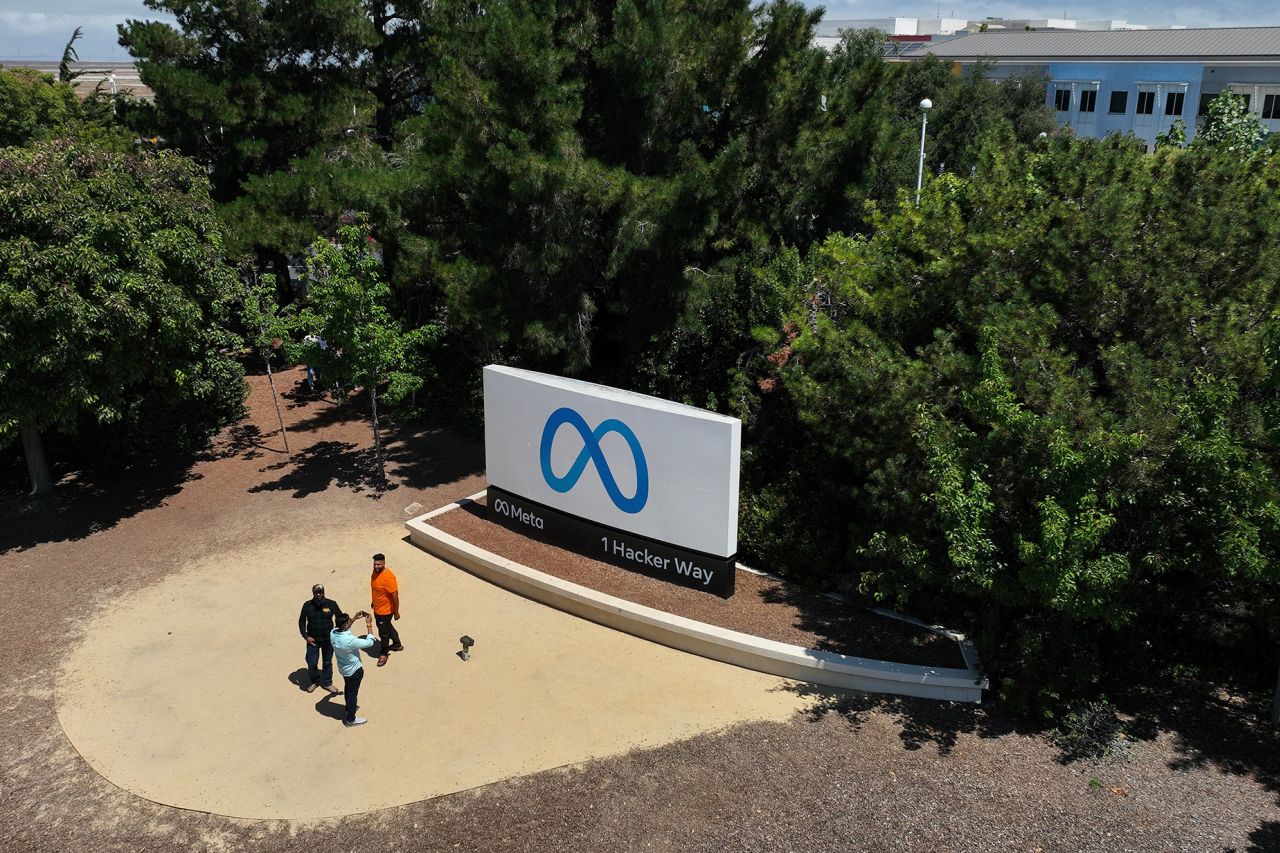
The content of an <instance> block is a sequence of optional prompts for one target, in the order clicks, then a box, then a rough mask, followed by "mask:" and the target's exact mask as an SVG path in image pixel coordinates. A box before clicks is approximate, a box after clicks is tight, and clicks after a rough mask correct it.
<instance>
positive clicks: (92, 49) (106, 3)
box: [0, 0, 1280, 62]
mask: <svg viewBox="0 0 1280 853" xmlns="http://www.w3.org/2000/svg"><path fill="white" fill-rule="evenodd" d="M804 2H805V5H807V6H818V5H822V6H825V7H826V10H827V15H826V17H827V18H828V19H836V18H887V17H901V18H936V17H938V16H939V14H941V15H942V16H943V17H947V18H968V19H970V20H977V19H981V18H986V17H1005V18H1049V17H1054V18H1058V17H1068V18H1076V19H1080V20H1097V19H1120V20H1127V21H1130V22H1131V23H1135V24H1165V25H1168V24H1181V25H1184V26H1188V27H1242V26H1280V4H1278V3H1276V2H1275V0H1165V2H1163V3H1158V4H1155V3H1151V2H1150V0H1109V2H1105V0H1089V2H1086V1H1085V0H1046V2H1037V0H1009V2H999V0H976V2H961V0H904V2H890V1H889V0H831V2H828V3H818V2H815V0H804ZM35 9H38V10H39V11H34V10H35ZM130 18H132V19H135V20H172V19H171V18H169V17H168V16H167V15H160V14H158V13H156V12H153V11H151V10H150V9H147V8H146V6H144V5H143V3H142V0H44V2H43V3H39V4H35V3H33V2H32V0H0V61H3V60H13V59H26V60H38V59H54V60H56V59H60V58H61V57H62V48H63V46H64V45H65V44H66V43H67V39H68V38H70V37H71V33H72V32H73V31H74V30H75V28H76V27H83V28H84V36H83V38H81V40H80V41H79V42H77V43H76V47H77V49H78V50H79V52H80V58H81V59H85V60H95V59H96V60H117V61H122V62H123V61H127V60H128V59H129V55H128V53H127V52H126V51H125V50H124V48H122V47H120V45H119V44H117V43H116V38H117V36H116V24H119V23H122V22H123V21H125V20H126V19H130Z"/></svg>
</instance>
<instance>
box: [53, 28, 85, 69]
mask: <svg viewBox="0 0 1280 853" xmlns="http://www.w3.org/2000/svg"><path fill="white" fill-rule="evenodd" d="M81 35H82V33H81V30H80V27H76V31H75V32H74V33H72V34H71V38H70V39H68V40H67V45H66V47H64V48H63V49H62V61H61V62H59V63H58V82H60V83H74V82H75V81H76V79H77V78H79V77H83V76H84V71H77V70H75V69H74V68H72V67H71V63H73V62H79V61H80V54H79V53H77V52H76V42H77V41H79V40H80V36H81Z"/></svg>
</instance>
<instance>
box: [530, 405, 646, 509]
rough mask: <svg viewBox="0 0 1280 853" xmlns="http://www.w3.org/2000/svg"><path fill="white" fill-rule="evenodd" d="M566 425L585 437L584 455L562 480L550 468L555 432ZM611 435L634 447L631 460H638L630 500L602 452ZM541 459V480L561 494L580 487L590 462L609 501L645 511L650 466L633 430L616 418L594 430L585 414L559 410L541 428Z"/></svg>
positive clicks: (624, 507) (620, 505) (601, 423)
mask: <svg viewBox="0 0 1280 853" xmlns="http://www.w3.org/2000/svg"><path fill="white" fill-rule="evenodd" d="M565 424H568V425H569V426H571V427H573V428H574V429H576V430H577V431H578V435H580V436H582V445H583V446H582V452H581V453H579V454H578V458H577V459H575V460H573V465H571V466H570V467H569V472H568V473H567V474H565V475H564V476H563V477H557V476H556V472H555V471H554V470H553V469H552V467H551V445H552V444H554V443H555V440H556V433H557V432H559V431H560V427H562V426H564V425H565ZM611 432H616V433H617V434H618V435H620V436H622V438H623V439H624V440H625V441H626V442H627V446H628V447H630V448H631V457H632V459H633V460H634V461H635V465H636V493H635V494H634V495H632V496H631V497H629V498H628V497H626V496H625V495H623V494H622V490H621V489H619V488H618V481H617V480H615V479H614V478H613V472H612V471H610V470H609V463H608V462H606V461H605V458H604V451H602V450H601V449H600V439H602V438H604V437H605V436H606V435H608V434H609V433H611ZM538 458H539V461H540V462H541V463H542V479H544V480H546V481H547V485H548V486H550V487H551V488H553V489H555V490H556V491H557V492H560V493H561V494H563V493H564V492H567V491H569V490H570V489H572V488H573V487H574V486H575V485H577V483H578V479H579V478H580V477H581V476H582V472H583V471H585V470H586V469H587V462H588V461H591V462H594V463H595V465H596V473H597V474H599V475H600V482H601V483H603V484H604V490H605V491H606V492H608V494H609V500H611V501H613V505H614V506H616V507H617V508H618V509H620V510H622V511H623V512H627V513H637V512H639V511H640V510H642V509H644V505H645V503H646V502H647V501H648V500H649V466H648V464H647V463H646V462H645V461H644V451H643V450H641V449H640V442H639V441H637V440H636V434H635V433H634V432H632V431H631V427H629V426H627V425H626V424H624V423H623V422H622V421H620V420H617V419H616V418H609V419H608V420H605V421H601V422H600V425H599V426H598V427H596V428H595V429H594V430H592V429H591V428H590V427H588V426H587V422H586V421H585V420H583V418H582V415H580V414H578V413H577V412H575V411H574V410H573V409H570V408H568V407H564V408H560V409H556V410H555V411H554V412H552V413H551V417H549V418H547V425H546V426H544V427H543V428H542V447H541V449H540V451H539V453H538Z"/></svg>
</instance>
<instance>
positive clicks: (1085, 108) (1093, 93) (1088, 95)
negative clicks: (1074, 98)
mask: <svg viewBox="0 0 1280 853" xmlns="http://www.w3.org/2000/svg"><path fill="white" fill-rule="evenodd" d="M1097 109H1098V90H1097V89H1085V90H1084V91H1082V92H1081V93H1080V112H1082V113H1091V112H1094V111H1096V110H1097Z"/></svg>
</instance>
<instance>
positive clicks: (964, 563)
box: [741, 137, 1280, 713]
mask: <svg viewBox="0 0 1280 853" xmlns="http://www.w3.org/2000/svg"><path fill="white" fill-rule="evenodd" d="M1278 163H1280V160H1277V158H1276V149H1275V147H1274V146H1270V147H1267V148H1264V149H1262V150H1259V151H1256V152H1252V153H1248V154H1245V155H1244V156H1242V155H1241V154H1240V153H1239V152H1233V151H1230V150H1229V149H1220V148H1216V147H1212V146H1207V145H1206V146H1191V147H1189V148H1186V149H1179V148H1172V147H1170V148H1164V149H1161V150H1160V151H1158V152H1156V153H1155V154H1146V153H1145V152H1144V151H1143V150H1142V149H1141V146H1140V145H1139V144H1137V143H1136V142H1134V141H1132V140H1124V139H1119V138H1114V139H1108V140H1102V141H1093V140H1075V139H1072V138H1070V137H1058V138H1055V139H1053V140H1050V141H1048V142H1047V143H1046V144H1044V145H1037V146H1034V147H1033V148H1021V147H1019V146H1016V145H1013V144H1009V143H1008V142H1005V143H1000V142H999V141H994V142H993V143H992V144H991V145H990V146H989V147H988V148H987V149H986V150H985V151H984V153H983V154H982V156H981V158H980V162H979V166H978V171H977V173H976V175H975V176H974V177H973V179H972V180H965V179H961V178H958V177H955V176H944V177H943V178H940V179H935V181H934V182H933V183H932V184H931V186H930V187H929V189H928V191H927V192H926V194H925V199H924V200H923V202H922V204H921V207H920V209H919V210H915V209H913V208H912V207H910V206H897V207H895V208H894V209H893V211H892V212H891V213H878V214H876V215H875V216H874V218H873V230H872V233H871V234H870V235H869V236H868V237H866V238H849V237H844V236H833V237H831V238H830V239H829V240H828V241H827V242H826V243H825V244H823V245H822V246H820V247H818V248H816V249H815V250H814V251H812V252H810V253H808V254H807V255H800V254H790V255H784V256H780V257H779V258H778V260H777V261H776V262H775V263H773V264H772V265H770V266H769V267H767V268H765V269H763V270H762V271H761V276H762V279H763V280H765V281H768V282H770V283H772V285H773V286H774V287H775V288H776V289H777V291H779V292H780V294H781V298H780V300H779V303H780V304H781V305H783V306H787V307H785V308H784V310H782V311H781V312H780V316H778V317H776V318H775V320H774V325H773V328H772V330H770V331H769V332H767V333H765V332H762V336H763V339H764V340H765V341H766V343H767V346H766V348H765V352H767V353H769V357H768V358H762V359H760V360H759V361H757V362H755V363H754V364H753V366H752V368H751V369H750V370H749V371H748V372H747V375H746V377H745V378H746V379H747V380H748V382H743V383H742V385H741V387H743V388H744V389H751V388H754V389H755V393H754V394H752V395H750V396H748V397H746V399H745V400H744V404H743V407H742V411H743V413H744V414H745V415H746V417H747V420H748V430H747V433H746V434H745V435H744V447H745V448H748V450H744V460H745V463H744V474H743V480H744V502H743V503H744V506H743V523H742V541H743V545H744V548H745V549H747V550H748V551H755V552H758V553H762V554H765V555H767V558H768V561H769V563H770V564H771V565H774V566H777V567H779V568H783V567H785V568H786V569H787V571H788V572H789V573H791V574H793V575H795V576H806V575H808V576H811V577H812V576H814V575H815V574H816V575H821V574H823V573H829V572H831V571H834V570H835V567H837V566H839V567H845V568H843V569H842V570H843V571H851V572H852V573H853V574H855V576H856V579H857V581H858V582H859V583H860V584H861V586H862V588H863V589H864V590H865V591H867V592H868V594H871V595H873V596H875V597H876V598H878V599H881V600H887V601H893V602H895V603H897V604H899V605H902V606H907V607H910V608H911V609H913V610H916V611H918V612H922V613H927V614H929V615H937V616H939V617H941V616H942V615H943V614H945V615H946V616H947V617H948V618H953V619H954V618H957V617H958V618H962V619H963V618H966V616H965V615H962V614H967V618H968V619H969V620H971V624H972V625H973V626H974V627H975V628H976V630H975V634H976V635H977V636H978V637H979V638H980V643H981V645H982V647H983V650H984V659H985V661H986V662H987V663H988V665H989V666H990V668H991V669H992V671H993V672H994V673H995V674H996V675H997V677H998V679H999V681H998V683H999V686H1000V690H1001V692H1002V694H1003V696H1004V697H1005V698H1006V699H1007V700H1008V701H1009V702H1010V703H1011V704H1012V705H1013V706H1014V707H1016V708H1018V709H1020V710H1022V711H1025V712H1029V713H1031V712H1034V713H1043V712H1046V711H1048V712H1052V711H1054V710H1056V709H1057V708H1059V707H1061V705H1062V704H1063V703H1065V702H1066V701H1067V700H1068V699H1069V698H1072V697H1074V696H1076V695H1080V694H1087V693H1089V692H1090V691H1091V690H1092V689H1094V685H1096V684H1097V683H1098V680H1099V679H1100V678H1101V677H1102V676H1103V675H1105V674H1106V673H1107V671H1108V666H1109V664H1108V655H1107V646H1108V645H1109V644H1111V645H1114V646H1120V647H1124V646H1125V644H1128V643H1133V644H1134V647H1136V646H1137V645H1138V644H1139V643H1140V642H1152V643H1155V644H1158V645H1161V646H1163V647H1164V648H1166V649H1187V648H1190V647H1192V646H1194V644H1195V642H1196V639H1200V640H1203V639H1205V633H1204V626H1205V625H1207V624H1221V623H1222V622H1223V620H1224V619H1226V618H1227V617H1226V616H1225V615H1224V614H1232V615H1231V617H1230V621H1231V624H1232V625H1233V626H1234V627H1233V629H1232V630H1234V631H1237V632H1240V633H1241V634H1242V635H1244V636H1248V632H1249V631H1268V630H1269V631H1271V632H1272V636H1273V637H1274V636H1275V630H1276V628H1277V627H1280V626H1276V625H1274V624H1273V622H1272V621H1269V620H1270V617H1269V616H1268V615H1267V614H1268V609H1269V607H1270V606H1271V604H1272V603H1273V602H1275V601H1276V599H1277V594H1278V593H1280V573H1278V572H1277V566H1280V559H1278V558H1280V476H1278V473H1280V472H1278V471H1277V468H1276V464H1275V459H1276V451H1277V445H1276V436H1277V433H1276V431H1275V430H1274V424H1275V423H1276V420H1275V417H1276V412H1277V405H1280V404H1278V403H1277V397H1276V395H1275V392H1274V385H1273V384H1272V383H1273V382H1274V377H1275V375H1276V374H1275V373H1274V363H1275V361H1274V350H1273V349H1271V348H1269V347H1270V346H1271V345H1270V344H1269V343H1268V342H1269V341H1274V340H1275V338H1274V337H1273V336H1274V335H1275V334H1276V332H1275V331H1274V330H1275V325H1274V324H1275V319H1274V317H1275V315H1274V304H1275V300H1276V298H1277V296H1278V295H1280V266H1277V264H1276V258H1275V253H1276V249H1275V248H1274V246H1275V245H1276V242H1275V241H1276V237H1277V236H1280V234H1277V233H1276V229H1277V227H1278V226H1277V223H1278V222H1280V216H1277V214H1278V213H1280V207H1278V204H1280V203H1278V202H1277V200H1276V197H1275V195H1274V193H1272V192H1270V190H1269V189H1268V187H1270V186H1272V185H1273V182H1274V181H1275V180H1277V168H1280V167H1278V165H1277V164H1278ZM1152 222H1159V223H1161V227H1160V228H1152V227H1151V226H1150V223H1152ZM815 495H816V496H819V497H817V498H815V497H813V496H815ZM790 518H803V519H805V525H804V527H803V529H800V528H799V527H798V526H796V525H792V524H789V523H788V521H787V520H788V519H790ZM815 528H817V529H821V530H823V531H824V534H825V535H824V536H823V537H812V536H811V535H809V532H808V531H810V530H812V529H815ZM815 566H818V567H828V568H825V569H823V568H818V569H816V570H815Z"/></svg>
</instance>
